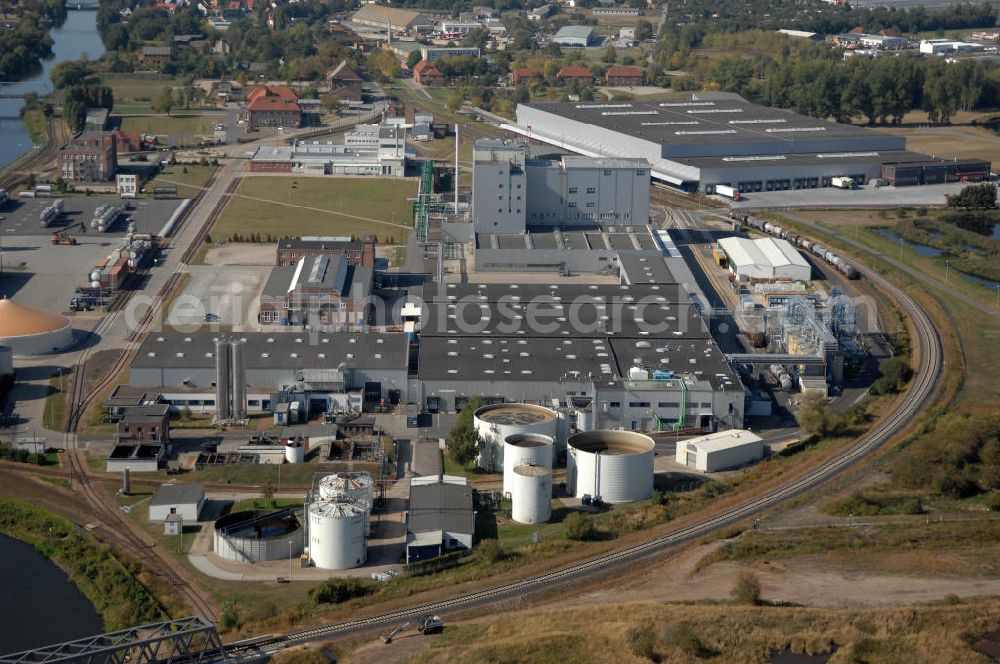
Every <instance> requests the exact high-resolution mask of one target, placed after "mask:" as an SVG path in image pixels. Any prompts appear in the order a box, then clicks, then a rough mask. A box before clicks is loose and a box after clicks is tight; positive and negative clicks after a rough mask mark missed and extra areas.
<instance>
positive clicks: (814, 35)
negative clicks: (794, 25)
mask: <svg viewBox="0 0 1000 664" xmlns="http://www.w3.org/2000/svg"><path fill="white" fill-rule="evenodd" d="M778 33H779V34H782V35H785V36H786V37H794V38H795V39H808V40H810V41H823V35H821V34H819V33H818V32H808V31H806V30H787V29H781V30H778Z"/></svg>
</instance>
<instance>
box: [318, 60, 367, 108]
mask: <svg viewBox="0 0 1000 664" xmlns="http://www.w3.org/2000/svg"><path fill="white" fill-rule="evenodd" d="M326 80H327V83H328V84H329V85H330V94H331V95H332V96H334V97H336V98H337V99H339V100H340V102H341V103H346V102H360V101H361V83H362V81H361V77H360V76H358V75H357V73H355V71H354V70H353V69H351V68H350V67H349V66H348V65H347V60H341V61H340V64H339V65H337V66H336V67H334V68H333V71H331V72H330V73H329V74H327V77H326Z"/></svg>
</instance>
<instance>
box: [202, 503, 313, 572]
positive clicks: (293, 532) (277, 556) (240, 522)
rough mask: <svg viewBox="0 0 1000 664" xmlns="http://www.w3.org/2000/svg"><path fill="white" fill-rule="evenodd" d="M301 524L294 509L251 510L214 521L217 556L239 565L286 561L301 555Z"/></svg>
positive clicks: (302, 532) (302, 535) (302, 533)
mask: <svg viewBox="0 0 1000 664" xmlns="http://www.w3.org/2000/svg"><path fill="white" fill-rule="evenodd" d="M304 542H305V537H304V531H303V529H302V522H301V521H300V520H299V516H298V515H297V514H296V513H295V512H294V511H293V510H287V509H286V510H279V511H277V512H267V511H257V510H250V511H245V512H233V513H232V514H227V515H226V516H224V517H222V518H221V519H219V520H218V521H216V522H215V543H214V546H215V553H216V555H218V556H219V557H220V558H223V559H225V560H231V561H233V562H238V563H259V562H266V561H268V560H287V559H288V558H289V557H293V558H294V557H295V556H299V555H302V548H303V546H304Z"/></svg>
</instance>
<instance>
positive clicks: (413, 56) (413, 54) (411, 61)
mask: <svg viewBox="0 0 1000 664" xmlns="http://www.w3.org/2000/svg"><path fill="white" fill-rule="evenodd" d="M423 59H424V56H423V55H421V54H420V51H410V54H409V55H408V56H406V67H407V69H413V68H414V67H416V66H417V63H418V62H420V61H421V60H423Z"/></svg>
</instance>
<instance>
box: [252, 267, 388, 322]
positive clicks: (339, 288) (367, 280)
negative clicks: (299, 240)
mask: <svg viewBox="0 0 1000 664" xmlns="http://www.w3.org/2000/svg"><path fill="white" fill-rule="evenodd" d="M372 276H373V272H372V268H370V267H365V266H361V265H351V264H350V263H349V262H348V260H347V258H345V257H344V256H341V255H329V254H326V255H316V256H306V257H303V258H302V259H301V260H300V261H299V262H298V263H296V264H295V265H289V266H280V267H275V268H272V269H271V275H270V277H268V280H267V283H266V284H265V285H264V289H263V291H262V292H261V294H260V310H259V313H258V314H257V316H258V322H259V323H261V324H262V325H296V326H302V327H310V328H315V327H317V326H319V327H322V328H324V329H327V330H331V329H332V330H333V331H346V330H355V329H358V328H359V327H361V325H362V324H363V323H366V322H367V321H368V319H369V312H370V310H371V306H372V305H371V302H370V301H369V299H370V296H371V292H372Z"/></svg>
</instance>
